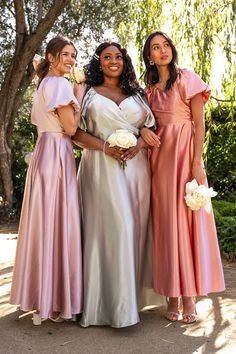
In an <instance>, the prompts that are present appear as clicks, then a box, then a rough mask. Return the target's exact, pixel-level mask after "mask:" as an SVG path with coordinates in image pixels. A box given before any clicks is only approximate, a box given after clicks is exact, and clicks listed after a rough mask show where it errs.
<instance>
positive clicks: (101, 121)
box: [73, 43, 161, 328]
mask: <svg viewBox="0 0 236 354" xmlns="http://www.w3.org/2000/svg"><path fill="white" fill-rule="evenodd" d="M87 69H88V70H87V84H88V88H89V90H88V91H87V93H86V95H85V97H84V100H83V105H82V112H81V126H80V130H78V132H77V133H76V135H75V137H74V138H73V139H74V140H77V141H78V145H80V146H81V147H83V148H84V150H83V153H82V158H81V162H80V167H79V172H78V178H79V185H81V186H82V188H81V201H82V202H81V203H82V211H83V213H82V214H83V218H82V224H83V250H84V257H83V259H84V311H83V317H82V320H81V325H82V326H84V327H87V326H90V325H96V326H98V325H109V326H112V327H116V328H118V327H125V326H130V325H134V324H136V323H137V322H139V314H138V311H139V310H140V309H141V308H142V307H144V306H145V305H148V304H158V302H159V299H160V297H158V296H156V295H155V293H154V292H153V289H152V288H153V286H152V269H151V268H152V261H151V257H152V252H151V244H150V241H151V237H149V236H151V234H150V232H149V227H148V225H149V222H148V221H149V210H150V188H151V178H150V177H151V176H150V168H149V163H148V157H147V149H146V148H145V147H146V144H145V143H144V142H143V140H142V138H141V137H140V134H139V131H140V128H141V127H143V126H144V125H145V126H146V127H153V126H154V122H155V120H154V117H153V115H152V113H151V111H150V108H149V107H148V105H147V104H146V103H145V101H144V100H143V98H142V90H141V88H140V87H139V85H138V83H137V81H136V77H135V73H134V70H133V66H132V63H131V60H130V58H129V56H128V55H127V52H126V50H125V49H123V48H121V46H120V45H119V44H117V43H103V44H101V45H100V46H99V47H98V48H97V49H96V52H95V54H94V56H93V58H92V60H91V61H90V63H89V65H88V68H87ZM140 93H141V94H140ZM117 129H126V130H128V131H130V132H132V133H133V134H134V135H135V136H137V138H138V142H137V145H136V146H135V147H132V148H130V149H128V150H127V151H126V162H127V166H126V167H125V169H123V168H122V166H121V163H120V161H121V160H122V158H123V154H124V150H122V149H120V148H119V147H116V146H115V147H110V146H109V144H108V142H106V141H107V139H108V137H109V136H110V135H111V134H112V133H114V132H115V131H116V130H117ZM160 300H161V299H160Z"/></svg>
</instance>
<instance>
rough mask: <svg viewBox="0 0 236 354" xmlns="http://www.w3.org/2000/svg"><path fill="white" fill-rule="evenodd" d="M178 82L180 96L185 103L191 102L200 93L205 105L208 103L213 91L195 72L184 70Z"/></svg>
mask: <svg viewBox="0 0 236 354" xmlns="http://www.w3.org/2000/svg"><path fill="white" fill-rule="evenodd" d="M178 81H179V82H178V86H179V90H180V94H181V97H182V99H183V100H184V101H188V100H190V99H191V98H192V97H194V96H196V95H197V94H199V93H201V94H202V98H203V103H204V104H205V103H206V102H207V101H208V99H209V96H210V93H211V89H210V87H208V86H207V84H206V83H205V82H204V81H203V80H202V79H201V78H200V76H198V75H197V74H196V73H195V72H194V71H192V70H189V69H182V70H181V71H180V78H179V80H178Z"/></svg>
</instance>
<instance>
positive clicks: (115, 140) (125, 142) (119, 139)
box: [107, 129, 137, 170]
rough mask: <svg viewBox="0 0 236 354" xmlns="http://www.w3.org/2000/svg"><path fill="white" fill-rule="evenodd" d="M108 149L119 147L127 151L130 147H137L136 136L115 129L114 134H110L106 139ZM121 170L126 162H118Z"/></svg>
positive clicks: (126, 131)
mask: <svg viewBox="0 0 236 354" xmlns="http://www.w3.org/2000/svg"><path fill="white" fill-rule="evenodd" d="M107 142H108V143H109V146H110V147H113V146H119V147H120V148H121V149H129V148H130V147H132V146H136V145H137V138H136V136H135V135H134V134H133V133H132V132H130V131H129V130H127V129H117V130H116V131H115V133H112V134H111V135H110V136H109V138H108V139H107ZM120 164H121V167H122V168H123V170H124V169H125V166H126V161H124V160H121V162H120Z"/></svg>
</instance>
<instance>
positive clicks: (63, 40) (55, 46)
mask: <svg viewBox="0 0 236 354" xmlns="http://www.w3.org/2000/svg"><path fill="white" fill-rule="evenodd" d="M66 45H73V47H74V48H75V45H74V43H73V42H72V41H71V40H70V39H69V38H67V37H62V36H57V37H54V38H52V39H51V40H50V41H49V42H48V44H47V47H46V53H45V58H42V59H41V61H40V63H39V64H38V66H37V68H36V74H37V76H38V77H39V81H38V87H39V85H40V83H41V81H42V80H43V79H44V78H45V76H46V75H47V74H48V71H49V68H50V62H49V59H48V54H51V55H52V56H53V57H54V58H58V57H59V55H60V53H61V51H62V49H63V48H64V47H65V46H66ZM75 52H76V55H77V49H76V48H75Z"/></svg>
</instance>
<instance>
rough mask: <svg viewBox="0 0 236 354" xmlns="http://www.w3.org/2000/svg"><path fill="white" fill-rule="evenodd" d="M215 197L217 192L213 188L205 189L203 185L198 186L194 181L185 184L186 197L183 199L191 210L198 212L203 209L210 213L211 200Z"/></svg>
mask: <svg viewBox="0 0 236 354" xmlns="http://www.w3.org/2000/svg"><path fill="white" fill-rule="evenodd" d="M216 195H217V192H215V191H214V190H213V188H207V187H206V186H204V185H203V184H200V185H198V183H197V181H196V179H193V180H192V181H191V182H188V183H186V195H185V197H184V199H185V201H186V204H187V206H188V207H189V208H190V209H191V210H199V209H200V208H202V207H203V208H204V209H205V210H206V212H207V213H210V211H211V198H213V197H215V196H216Z"/></svg>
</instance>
